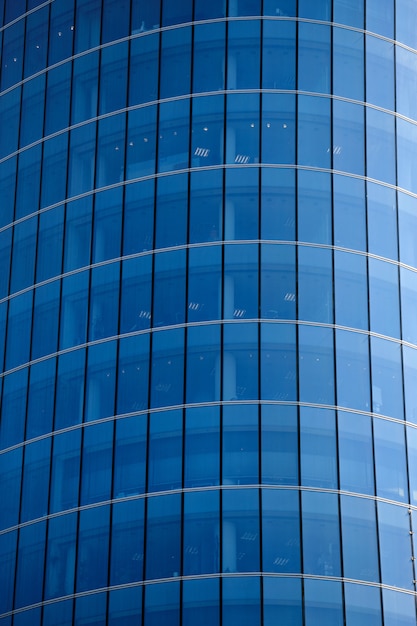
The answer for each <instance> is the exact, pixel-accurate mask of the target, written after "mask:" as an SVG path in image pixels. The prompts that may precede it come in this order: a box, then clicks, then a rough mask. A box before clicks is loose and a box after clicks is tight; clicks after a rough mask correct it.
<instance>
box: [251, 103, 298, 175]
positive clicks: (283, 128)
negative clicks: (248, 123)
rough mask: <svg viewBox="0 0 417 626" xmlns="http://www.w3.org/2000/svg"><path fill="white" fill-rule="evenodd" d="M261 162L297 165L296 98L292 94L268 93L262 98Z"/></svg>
mask: <svg viewBox="0 0 417 626" xmlns="http://www.w3.org/2000/svg"><path fill="white" fill-rule="evenodd" d="M252 117H253V115H252ZM253 129H254V130H255V127H253ZM261 160H262V163H290V164H294V163H295V97H294V96H292V95H290V94H269V93H266V94H264V96H263V98H262V159H261Z"/></svg>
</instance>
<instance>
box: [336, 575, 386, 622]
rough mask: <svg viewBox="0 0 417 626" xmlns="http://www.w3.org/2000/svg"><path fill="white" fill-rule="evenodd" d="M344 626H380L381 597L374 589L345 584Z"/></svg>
mask: <svg viewBox="0 0 417 626" xmlns="http://www.w3.org/2000/svg"><path fill="white" fill-rule="evenodd" d="M344 590H345V603H346V626H381V624H382V621H381V619H382V617H381V596H380V592H379V590H378V589H377V588H375V587H367V586H365V585H352V584H350V583H345V587H344Z"/></svg>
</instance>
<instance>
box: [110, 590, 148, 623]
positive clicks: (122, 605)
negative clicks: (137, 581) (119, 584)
mask: <svg viewBox="0 0 417 626" xmlns="http://www.w3.org/2000/svg"><path fill="white" fill-rule="evenodd" d="M141 615H142V589H141V587H133V588H129V587H128V588H126V589H115V590H114V591H111V592H110V594H109V608H108V624H109V626H119V624H120V623H123V622H121V620H124V619H129V620H133V621H137V620H141Z"/></svg>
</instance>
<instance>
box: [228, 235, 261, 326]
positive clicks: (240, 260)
mask: <svg viewBox="0 0 417 626" xmlns="http://www.w3.org/2000/svg"><path fill="white" fill-rule="evenodd" d="M224 266H225V267H224V280H223V317H224V318H226V319H243V318H246V319H247V318H257V317H258V247H257V246H256V245H250V244H246V245H245V244H239V245H228V246H226V247H225V251H224Z"/></svg>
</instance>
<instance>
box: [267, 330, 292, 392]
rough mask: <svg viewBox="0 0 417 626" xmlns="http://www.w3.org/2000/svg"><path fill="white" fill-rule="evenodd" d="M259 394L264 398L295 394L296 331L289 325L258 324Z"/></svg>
mask: <svg viewBox="0 0 417 626" xmlns="http://www.w3.org/2000/svg"><path fill="white" fill-rule="evenodd" d="M261 342H262V343H261V346H262V349H261V395H262V399H263V400H284V401H287V400H288V401H291V400H295V399H296V397H297V363H296V331H295V327H294V326H292V325H290V324H262V326H261Z"/></svg>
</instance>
